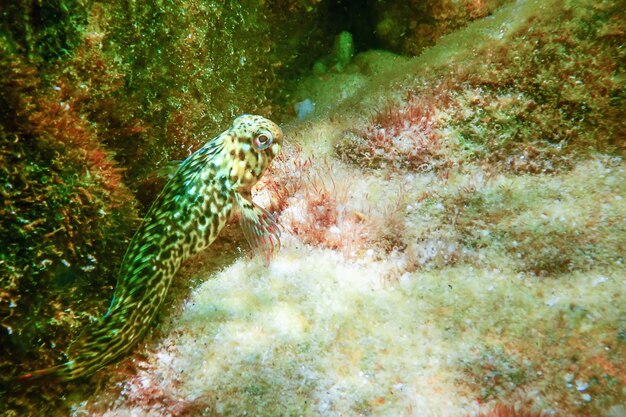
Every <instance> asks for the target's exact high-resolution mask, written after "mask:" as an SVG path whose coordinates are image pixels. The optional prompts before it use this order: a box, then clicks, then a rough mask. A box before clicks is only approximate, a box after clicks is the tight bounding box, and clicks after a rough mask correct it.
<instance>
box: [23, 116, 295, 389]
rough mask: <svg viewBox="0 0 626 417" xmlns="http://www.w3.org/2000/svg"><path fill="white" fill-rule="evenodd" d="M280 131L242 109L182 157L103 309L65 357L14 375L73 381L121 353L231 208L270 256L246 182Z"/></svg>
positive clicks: (265, 217) (270, 241)
mask: <svg viewBox="0 0 626 417" xmlns="http://www.w3.org/2000/svg"><path fill="white" fill-rule="evenodd" d="M282 137H283V134H282V131H281V129H280V127H278V125H276V124H275V123H273V122H272V121H270V120H268V119H266V118H264V117H261V116H255V115H248V114H245V115H242V116H239V117H238V118H236V119H235V120H234V122H233V125H232V127H231V128H230V129H228V130H226V131H225V132H223V133H222V134H220V135H219V136H217V137H215V138H214V139H213V140H211V141H209V142H208V143H207V144H206V145H204V146H203V147H202V148H200V149H199V150H197V151H196V152H195V153H193V154H192V155H191V156H189V157H188V158H187V159H186V160H185V161H183V162H182V164H181V165H180V167H179V168H178V170H177V171H176V174H175V175H174V176H173V177H172V178H171V179H170V180H169V182H168V183H167V184H166V185H165V187H164V188H163V191H162V192H161V194H160V195H159V196H158V197H157V199H156V200H155V201H154V203H153V204H152V206H151V207H150V210H149V211H148V213H147V214H146V217H145V218H144V220H143V223H142V224H141V226H140V227H139V230H137V232H136V233H135V236H134V237H133V239H132V241H131V243H130V245H129V247H128V250H127V251H126V255H125V256H124V260H123V261H122V266H121V268H120V273H119V278H118V282H117V285H116V287H115V291H114V294H113V300H112V301H111V305H110V307H109V310H108V312H107V313H106V314H105V315H104V317H102V318H101V319H99V320H98V321H97V322H94V323H93V324H91V325H89V326H88V327H87V328H85V329H84V330H83V332H82V333H81V335H80V336H79V337H78V339H77V340H76V341H75V342H74V343H73V344H72V345H71V346H70V348H69V351H68V353H67V356H68V358H69V359H70V360H69V361H68V362H66V363H63V364H61V365H58V366H54V367H51V368H46V369H41V370H38V371H34V372H31V373H28V374H25V375H22V376H21V377H20V379H23V380H26V379H31V378H34V377H38V376H44V375H50V376H53V377H56V378H59V379H62V380H73V379H76V378H80V377H84V376H88V375H91V374H93V373H94V372H96V371H97V370H99V369H100V368H102V367H104V366H106V365H108V364H110V363H111V362H113V361H115V360H116V359H118V358H119V357H120V356H122V355H124V354H125V353H127V352H128V351H129V350H130V349H131V348H132V347H133V346H134V345H135V343H137V342H138V341H139V339H141V338H142V337H143V336H144V335H145V333H146V331H147V330H148V328H149V326H150V324H151V322H152V321H153V320H154V317H155V315H156V314H157V312H158V310H159V308H160V307H161V304H162V303H163V300H164V298H165V296H166V294H167V291H168V290H169V287H170V284H171V283H172V279H173V277H174V275H175V274H176V272H177V271H178V269H179V268H180V266H181V264H182V263H183V261H184V260H185V259H187V258H189V257H190V256H192V255H194V254H196V253H198V252H199V251H202V250H203V249H205V248H207V247H208V246H209V245H210V244H211V243H213V241H214V240H215V238H216V237H217V235H218V233H219V232H220V231H221V230H222V228H223V227H224V225H225V224H226V222H227V221H228V219H229V218H230V216H231V213H232V212H233V209H238V210H239V212H240V214H241V216H240V224H241V226H242V229H243V232H244V235H245V237H246V240H247V241H248V242H249V243H250V245H251V246H252V247H253V249H258V250H259V251H261V252H262V253H263V255H264V256H265V257H266V259H269V257H270V256H271V255H272V253H273V252H274V251H275V250H277V249H278V248H279V247H280V240H279V238H280V231H279V228H278V225H277V224H276V223H275V222H274V219H273V218H272V216H271V215H270V214H269V213H268V212H267V211H265V210H264V209H263V208H261V207H259V206H258V205H256V204H255V203H254V202H253V201H252V198H251V188H252V186H253V185H254V184H256V182H257V181H258V180H259V179H260V178H261V176H262V175H263V173H264V172H265V170H266V169H267V167H268V166H269V164H270V163H271V161H272V159H273V158H274V157H275V156H276V155H278V153H279V152H280V149H281V145H282Z"/></svg>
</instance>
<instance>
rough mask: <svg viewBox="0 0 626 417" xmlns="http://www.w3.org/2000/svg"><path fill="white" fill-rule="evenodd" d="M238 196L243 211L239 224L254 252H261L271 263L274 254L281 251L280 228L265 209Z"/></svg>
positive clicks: (237, 194)
mask: <svg viewBox="0 0 626 417" xmlns="http://www.w3.org/2000/svg"><path fill="white" fill-rule="evenodd" d="M236 196H237V198H236V199H237V203H238V205H239V209H240V211H241V216H240V217H239V224H240V225H241V229H242V230H243V235H244V236H245V238H246V240H247V241H248V244H249V245H250V247H251V248H252V250H253V251H256V250H257V249H258V250H260V251H261V252H262V253H263V256H264V257H265V260H266V261H267V262H269V260H270V258H271V257H272V254H274V252H275V251H278V250H279V249H280V227H279V226H278V224H277V223H276V221H275V220H274V217H273V216H272V215H271V214H270V213H269V212H268V211H267V210H265V209H264V208H263V207H261V206H259V205H257V204H256V203H255V202H253V201H252V200H249V199H246V198H245V197H243V196H241V195H240V194H239V193H236Z"/></svg>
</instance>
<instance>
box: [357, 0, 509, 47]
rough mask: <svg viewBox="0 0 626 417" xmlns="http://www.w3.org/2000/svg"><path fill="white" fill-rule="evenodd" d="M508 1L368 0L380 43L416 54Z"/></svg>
mask: <svg viewBox="0 0 626 417" xmlns="http://www.w3.org/2000/svg"><path fill="white" fill-rule="evenodd" d="M509 2H510V0H487V1H472V0H462V1H456V0H426V1H421V0H410V1H402V0H384V1H371V2H368V8H369V10H370V15H371V16H372V17H371V18H372V21H373V23H374V26H375V28H376V32H375V33H376V36H377V38H378V40H379V42H380V44H381V45H382V46H383V47H384V48H385V49H389V50H392V51H395V52H399V53H403V54H410V55H416V54H418V53H419V52H421V51H422V50H423V49H424V48H426V47H429V46H432V45H434V44H435V43H436V42H437V40H438V39H439V38H440V37H441V36H443V35H445V34H447V33H450V32H452V31H454V30H456V29H459V28H460V27H462V26H464V25H466V24H467V23H469V22H471V21H472V20H476V19H480V18H484V17H485V16H488V15H489V14H491V13H492V12H493V11H494V10H496V9H497V8H498V7H500V6H501V5H503V4H506V3H509Z"/></svg>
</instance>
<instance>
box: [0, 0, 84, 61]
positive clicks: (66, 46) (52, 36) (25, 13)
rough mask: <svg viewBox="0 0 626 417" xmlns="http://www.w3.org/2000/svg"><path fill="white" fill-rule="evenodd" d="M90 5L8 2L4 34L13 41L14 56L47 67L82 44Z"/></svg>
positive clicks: (77, 0) (71, 0)
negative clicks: (20, 56)
mask: <svg viewBox="0 0 626 417" xmlns="http://www.w3.org/2000/svg"><path fill="white" fill-rule="evenodd" d="M88 4H89V2H88V1H86V0H51V1H36V0H18V1H12V2H8V3H7V4H3V5H2V13H0V31H1V32H2V33H4V34H5V35H6V34H9V36H10V37H11V38H12V39H13V42H12V45H11V49H12V50H13V52H18V53H21V54H24V55H26V56H28V57H29V58H31V59H34V60H36V61H37V62H38V63H40V64H42V65H47V64H48V63H49V62H51V61H56V60H58V59H59V58H63V57H66V56H68V55H70V54H71V53H72V51H73V50H74V49H75V48H76V47H77V46H78V45H80V44H81V43H82V37H83V30H84V29H85V27H86V26H87V19H88V13H89V8H88Z"/></svg>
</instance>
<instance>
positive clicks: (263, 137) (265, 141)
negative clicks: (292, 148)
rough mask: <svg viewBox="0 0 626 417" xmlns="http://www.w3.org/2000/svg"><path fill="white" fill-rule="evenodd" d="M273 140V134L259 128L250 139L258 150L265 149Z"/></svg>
mask: <svg viewBox="0 0 626 417" xmlns="http://www.w3.org/2000/svg"><path fill="white" fill-rule="evenodd" d="M273 141H274V136H273V135H272V132H270V131H269V130H265V129H263V130H259V131H258V132H257V134H256V136H255V137H254V139H253V140H252V144H253V145H254V147H255V148H256V149H258V150H260V151H262V150H263V149H267V148H268V147H269V146H270V145H271V144H272V142H273Z"/></svg>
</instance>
